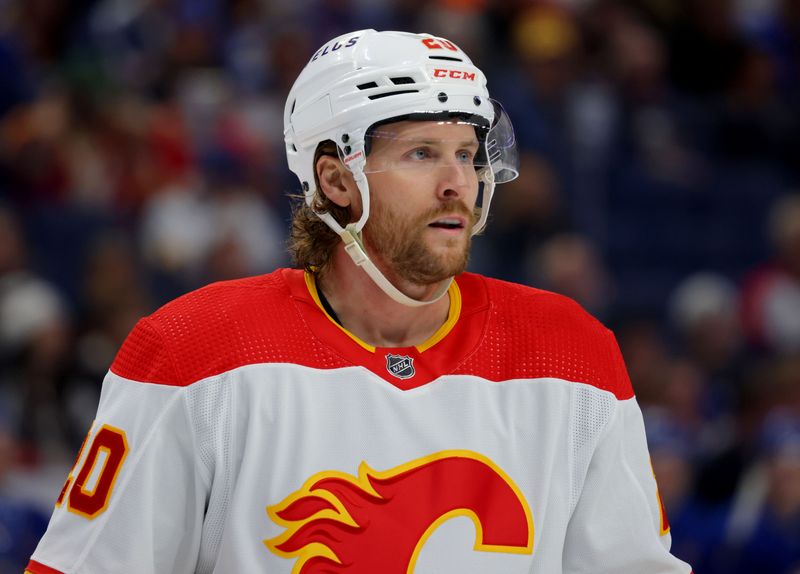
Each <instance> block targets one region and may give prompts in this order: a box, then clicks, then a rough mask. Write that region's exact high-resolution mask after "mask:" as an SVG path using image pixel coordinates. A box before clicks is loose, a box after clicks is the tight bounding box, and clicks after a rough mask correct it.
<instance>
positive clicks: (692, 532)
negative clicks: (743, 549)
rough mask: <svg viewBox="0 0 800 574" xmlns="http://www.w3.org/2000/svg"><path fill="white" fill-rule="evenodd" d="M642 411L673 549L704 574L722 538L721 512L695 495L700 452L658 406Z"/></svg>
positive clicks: (682, 427)
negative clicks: (696, 471) (696, 470)
mask: <svg viewBox="0 0 800 574" xmlns="http://www.w3.org/2000/svg"><path fill="white" fill-rule="evenodd" d="M643 414H644V421H645V428H646V430H647V445H648V447H649V449H650V459H651V461H652V464H653V472H654V473H655V475H656V478H657V479H658V490H659V493H660V496H661V501H662V502H663V503H664V509H665V511H666V513H667V518H668V519H669V523H670V527H671V528H670V530H671V532H672V551H673V553H674V554H675V555H676V556H678V557H679V558H681V559H682V560H685V561H687V562H690V563H691V564H692V567H693V568H694V571H695V572H703V573H706V572H708V569H709V567H710V563H711V559H712V556H713V551H714V549H715V548H716V547H717V546H718V545H719V543H720V541H721V539H722V534H723V524H724V522H723V519H724V514H723V512H722V511H721V509H719V508H717V507H714V506H713V505H709V504H707V503H706V502H705V501H703V500H700V499H698V498H697V497H696V496H695V494H694V492H695V488H694V486H695V485H694V481H695V468H696V465H697V457H698V454H699V453H698V449H697V445H696V443H695V437H694V434H693V431H692V429H691V428H689V427H687V426H686V425H684V424H682V423H681V422H680V421H678V420H676V419H675V418H674V417H673V416H672V415H671V414H670V413H669V412H668V411H667V410H665V409H662V408H660V407H651V408H649V409H645V411H644V413H643Z"/></svg>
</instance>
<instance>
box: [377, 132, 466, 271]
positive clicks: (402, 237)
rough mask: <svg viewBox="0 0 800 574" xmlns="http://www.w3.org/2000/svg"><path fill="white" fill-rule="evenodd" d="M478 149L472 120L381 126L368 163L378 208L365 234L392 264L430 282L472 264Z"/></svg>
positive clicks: (386, 262)
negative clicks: (468, 122) (471, 124)
mask: <svg viewBox="0 0 800 574" xmlns="http://www.w3.org/2000/svg"><path fill="white" fill-rule="evenodd" d="M477 151H478V140H477V138H476V136H475V129H474V128H473V127H472V126H470V125H466V124H455V123H438V122H398V123H394V124H389V125H387V126H381V128H380V135H379V136H378V137H375V138H373V141H372V149H371V151H370V154H369V156H368V158H367V165H366V169H365V172H367V174H368V176H367V177H368V180H369V187H370V195H371V207H370V216H369V219H368V220H367V224H366V226H365V228H364V238H365V241H366V243H367V245H368V246H369V247H371V248H372V249H371V251H372V252H373V253H372V256H373V257H374V258H375V259H376V260H377V261H379V262H381V263H383V266H384V267H385V270H386V271H389V272H390V273H394V274H396V275H397V276H399V277H400V278H401V279H404V280H406V281H410V282H412V283H415V284H419V285H428V284H432V283H436V282H439V281H442V280H444V279H447V278H448V277H452V276H454V275H457V274H458V273H461V272H462V271H463V270H464V269H465V268H466V266H467V261H468V259H469V247H470V236H471V231H472V227H473V225H474V223H475V215H474V208H475V201H476V198H477V194H478V175H477V173H476V171H475V167H474V158H475V155H476V153H477Z"/></svg>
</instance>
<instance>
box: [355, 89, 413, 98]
mask: <svg viewBox="0 0 800 574" xmlns="http://www.w3.org/2000/svg"><path fill="white" fill-rule="evenodd" d="M418 92H419V90H397V91H395V92H384V93H383V94H374V95H372V96H367V97H368V98H369V99H370V100H377V99H380V98H386V97H388V96H399V95H400V94H416V93H418Z"/></svg>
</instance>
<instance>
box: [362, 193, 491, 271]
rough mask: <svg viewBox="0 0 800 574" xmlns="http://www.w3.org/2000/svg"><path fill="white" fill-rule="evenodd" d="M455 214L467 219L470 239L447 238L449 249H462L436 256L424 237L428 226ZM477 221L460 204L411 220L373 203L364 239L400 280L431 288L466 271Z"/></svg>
mask: <svg viewBox="0 0 800 574" xmlns="http://www.w3.org/2000/svg"><path fill="white" fill-rule="evenodd" d="M453 213H456V214H458V215H461V216H463V217H464V218H465V219H466V221H467V224H466V233H467V237H466V240H465V239H462V238H460V237H452V238H448V241H447V246H448V247H451V246H452V245H454V244H456V243H463V248H462V249H460V250H458V251H457V252H455V253H446V254H436V253H434V252H433V250H431V249H430V247H429V246H428V244H427V243H426V242H425V239H424V237H423V234H424V233H425V230H426V229H427V224H428V222H430V221H433V220H435V219H436V218H437V217H439V216H442V215H452V214H453ZM475 220H476V218H475V214H474V213H472V212H471V211H470V210H469V209H468V208H467V206H466V205H464V203H463V202H461V201H457V202H448V203H442V204H440V205H439V206H438V207H436V208H434V209H431V210H429V211H427V212H426V213H423V214H421V215H420V216H418V217H416V218H414V219H412V220H410V221H409V220H407V219H402V218H400V217H397V216H396V214H391V213H389V212H388V211H387V210H385V209H384V208H382V207H381V206H380V205H375V204H373V209H372V212H371V213H370V217H369V219H368V220H367V224H366V225H365V227H364V239H365V241H366V243H367V244H368V245H369V246H371V247H372V248H373V249H374V251H375V252H376V253H377V255H378V257H380V259H381V260H382V261H383V262H384V263H385V264H386V265H388V267H389V269H390V270H391V271H392V272H393V273H395V274H397V275H398V276H399V277H400V278H401V279H404V280H405V281H409V282H411V283H414V284H416V285H431V284H433V283H438V282H440V281H444V280H445V279H448V278H450V277H453V276H455V275H458V274H459V273H461V272H463V271H464V270H465V269H466V268H467V263H468V262H469V251H470V245H471V243H472V237H471V233H470V230H471V229H472V227H473V225H474V224H475Z"/></svg>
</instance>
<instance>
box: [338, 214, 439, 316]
mask: <svg viewBox="0 0 800 574" xmlns="http://www.w3.org/2000/svg"><path fill="white" fill-rule="evenodd" d="M360 236H361V234H360V233H359V232H357V231H355V229H354V228H352V226H351V225H348V226H347V227H346V228H345V229H344V230H342V232H341V233H340V234H339V237H341V238H342V241H344V250H345V251H346V252H347V254H348V255H349V256H350V259H352V260H353V263H355V264H356V265H358V266H359V267H361V268H362V269H363V270H364V272H365V273H366V274H367V275H369V278H370V279H372V281H373V282H374V283H375V284H376V285H377V286H378V287H380V288H381V291H383V292H384V293H386V294H387V295H388V296H389V297H391V298H392V299H394V300H395V301H397V302H398V303H401V304H403V305H407V306H409V307H423V306H425V305H430V304H431V303H435V302H436V301H438V300H439V299H441V298H442V297H444V295H445V294H446V293H447V290H448V289H449V288H450V284H451V283H452V282H453V278H452V277H450V278H449V279H448V280H447V281H446V282H445V283H444V284H443V285H442V286H441V287H439V289H437V290H436V293H434V296H433V298H432V299H429V300H427V301H420V300H418V299H412V298H411V297H409V296H408V295H406V294H405V293H403V292H402V291H400V290H399V289H398V288H397V287H395V286H394V285H392V283H391V282H390V281H389V280H388V279H387V278H386V277H385V276H384V275H383V273H381V272H380V270H379V269H378V268H377V267H375V264H374V263H373V262H372V260H371V259H370V258H369V256H368V255H367V252H366V250H365V249H364V245H363V244H362V243H361V241H360Z"/></svg>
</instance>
